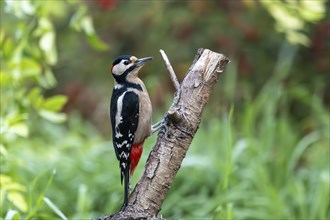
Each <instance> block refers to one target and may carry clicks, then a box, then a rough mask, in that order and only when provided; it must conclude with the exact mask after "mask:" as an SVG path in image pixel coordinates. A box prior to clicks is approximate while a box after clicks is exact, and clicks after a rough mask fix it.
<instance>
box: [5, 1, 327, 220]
mask: <svg viewBox="0 0 330 220" xmlns="http://www.w3.org/2000/svg"><path fill="white" fill-rule="evenodd" d="M101 2H103V3H101ZM0 3H1V31H0V43H1V70H0V80H1V88H0V92H1V99H0V104H1V109H0V113H1V114H0V117H1V118H0V119H1V131H0V132H1V145H0V157H1V164H0V165H1V173H0V216H1V218H4V219H91V218H96V217H99V216H102V215H105V214H108V213H113V212H116V211H118V209H119V208H120V205H121V203H122V196H123V195H122V194H123V187H122V186H121V185H120V181H119V180H120V178H119V168H118V162H117V161H116V159H115V156H114V152H113V148H112V143H111V141H110V137H109V134H110V131H109V126H110V125H109V124H108V120H107V115H106V112H107V111H108V110H107V109H106V107H104V106H107V105H108V101H109V96H110V93H111V92H110V90H111V86H109V84H110V83H111V81H110V80H109V81H106V80H103V79H104V78H103V77H109V76H108V74H105V72H106V71H107V69H108V68H109V66H110V65H111V60H112V58H114V56H116V55H118V54H124V53H132V54H134V55H137V56H149V55H153V56H155V62H154V63H153V65H149V66H148V67H146V68H145V69H144V70H145V72H146V75H143V76H142V77H143V80H144V81H145V82H146V84H147V86H148V89H149V91H150V94H151V95H152V96H153V104H155V109H156V112H155V114H156V115H162V114H163V112H164V111H165V110H166V109H167V107H168V105H169V102H170V98H172V96H173V94H172V93H171V92H169V93H167V94H166V95H164V91H171V87H169V86H167V83H166V81H165V79H167V78H168V75H166V73H165V72H166V70H165V68H163V69H161V68H162V67H163V66H164V64H163V62H162V61H161V59H160V58H159V57H160V56H159V57H158V56H157V54H156V52H157V51H158V49H159V48H163V49H164V50H165V51H166V52H167V54H168V56H169V57H170V60H171V61H172V64H173V67H174V69H175V71H176V72H177V73H178V74H179V77H183V73H184V72H185V71H186V70H187V69H188V68H189V65H190V63H191V59H192V58H193V57H192V56H193V55H194V54H195V52H196V49H197V48H198V47H208V48H210V49H212V50H214V51H217V50H219V51H220V52H223V53H224V54H226V55H227V56H229V57H230V59H231V61H232V62H231V63H230V64H229V65H228V67H227V69H226V70H225V72H224V74H223V75H222V77H221V79H220V82H219V86H217V87H216V88H214V91H213V93H212V94H213V95H212V96H211V97H210V101H209V103H208V107H207V109H206V110H205V112H204V114H203V120H202V124H201V126H200V129H199V131H198V132H197V134H196V136H195V138H194V141H193V143H192V146H191V147H190V150H189V151H188V154H187V156H186V158H185V159H184V163H183V164H182V167H181V169H180V171H179V173H178V175H177V176H176V178H175V181H174V183H173V185H172V186H171V190H170V192H169V194H168V195H167V198H166V199H165V202H164V204H163V206H162V209H161V212H160V214H162V215H163V217H165V218H173V219H178V218H187V219H189V218H210V219H226V220H227V219H269V218H270V217H271V218H274V219H275V218H276V219H289V218H290V219H328V218H329V217H330V214H329V205H330V204H329V193H330V192H329V188H330V177H329V173H330V167H329V153H330V152H329V141H330V137H329V133H330V125H329V108H328V102H327V99H326V96H325V95H324V94H325V91H326V89H327V88H328V87H327V86H328V85H327V82H328V80H329V78H328V77H327V75H326V74H322V73H323V72H324V69H326V68H324V66H322V65H324V64H323V63H322V62H319V61H320V60H322V59H324V57H323V56H319V55H318V52H320V51H318V47H317V46H315V45H314V47H313V50H315V51H316V52H315V54H316V55H315V54H312V55H311V50H310V48H309V46H310V45H311V44H310V42H312V41H313V37H315V36H313V35H312V33H314V32H316V28H315V26H314V24H318V23H319V22H322V21H323V19H324V17H325V13H326V9H325V8H326V7H325V4H327V3H326V2H325V1H321V0H320V1H299V3H298V1H288V2H285V3H284V2H283V1H277V2H276V1H275V2H274V1H261V4H260V5H259V6H258V4H253V3H252V1H187V2H175V1H122V2H119V3H118V2H117V1H112V0H107V1H106V0H105V1H71V0H70V1H69V0H68V1H32V0H31V1H29V0H24V1H23V0H22V1H10V0H6V1H0ZM238 3H239V4H241V8H240V7H237V8H236V9H237V11H233V10H229V9H230V8H231V7H232V6H234V8H235V5H236V4H238ZM98 4H100V5H101V7H102V9H101V10H99V9H98V8H97V7H98ZM102 4H103V5H102ZM107 4H109V5H110V6H109V5H107ZM111 4H112V5H111ZM236 6H237V5H236ZM243 6H244V7H243ZM187 7H188V8H187ZM226 7H227V8H226ZM242 8H244V9H243V10H242ZM265 9H266V10H265ZM107 10H108V11H107ZM109 10H111V11H109ZM228 10H229V12H227V11H228ZM91 12H92V13H91ZM3 14H4V16H3ZM272 18H274V20H273V19H272ZM93 21H95V22H93ZM274 26H275V27H276V29H275V30H273V27H274ZM72 29H73V30H74V31H72ZM96 30H97V32H98V33H100V36H102V39H106V40H107V41H110V42H111V54H107V53H106V52H107V50H108V49H109V48H110V47H109V45H108V44H106V43H105V42H103V40H102V39H101V37H99V36H98V35H96ZM278 33H284V34H285V38H283V36H281V34H278ZM80 34H81V35H82V36H83V37H82V38H80ZM317 39H318V38H317ZM317 43H319V42H317ZM314 44H315V43H314ZM228 45H231V46H232V47H229V46H228ZM299 45H304V46H306V47H300V46H299ZM219 48H220V49H219ZM320 48H321V52H322V51H323V50H324V48H323V50H322V44H321V46H320ZM321 52H320V53H321ZM321 55H322V53H321ZM314 56H315V57H316V58H315V57H314ZM158 58H159V59H158ZM326 58H327V57H326ZM183 59H184V60H183ZM326 61H327V62H328V59H326ZM326 67H327V66H326ZM150 73H152V74H150ZM55 76H56V79H55ZM77 81H82V82H85V83H84V86H85V87H88V88H87V89H86V88H85V87H84V88H83V89H80V90H78V93H79V95H80V96H79V97H80V99H82V100H83V104H82V105H83V108H79V106H78V107H77V108H73V109H74V110H73V111H71V112H70V114H65V113H64V112H62V108H63V106H64V105H65V104H68V105H74V104H77V103H74V104H72V102H73V101H72V99H73V98H72V94H71V93H65V91H67V90H65V89H66V87H65V86H67V85H70V84H74V83H76V82H77ZM168 84H169V83H168ZM159 88H161V89H159ZM63 91H64V92H63ZM86 91H87V92H86ZM88 91H92V92H91V93H88ZM62 92H63V93H65V94H66V95H68V97H67V96H66V95H63V94H62ZM218 94H221V99H219V95H218ZM155 97H156V98H155ZM78 99H79V98H78ZM158 99H159V100H163V99H164V100H165V101H164V102H165V103H167V104H165V107H163V109H161V108H162V107H161V106H158V104H157V101H159V100H158ZM95 100H99V101H98V102H99V104H98V105H97V107H96V108H95V109H92V105H91V103H92V104H93V102H92V101H95ZM78 104H79V103H78ZM78 104H77V105H78ZM86 109H88V110H89V111H93V113H94V114H93V115H92V116H88V115H87V116H86V113H85V112H84V110H86ZM91 109H92V110H91ZM95 112H96V113H95ZM99 112H102V113H101V114H100V113H99ZM97 113H98V114H99V115H97ZM100 115H101V116H100ZM97 117H101V120H100V121H101V122H100V123H96V125H97V127H98V129H96V128H95V125H94V124H93V125H92V123H91V121H93V123H95V121H94V119H95V118H97ZM83 118H84V119H83ZM86 118H87V120H86ZM100 124H101V126H100ZM104 127H106V128H105V129H104ZM101 129H104V130H102V131H103V132H105V133H106V136H105V137H104V136H102V135H101V132H100V130H101ZM155 140H156V137H155V136H153V137H151V138H150V139H148V140H147V142H146V143H145V150H144V152H145V153H144V154H143V157H142V159H141V162H140V163H141V164H140V165H139V166H138V168H137V170H136V171H135V175H134V176H133V180H132V185H134V184H135V183H136V182H137V181H138V179H139V175H140V174H141V173H142V171H143V163H144V161H146V159H147V157H148V152H149V151H150V149H151V147H152V145H153V143H155Z"/></svg>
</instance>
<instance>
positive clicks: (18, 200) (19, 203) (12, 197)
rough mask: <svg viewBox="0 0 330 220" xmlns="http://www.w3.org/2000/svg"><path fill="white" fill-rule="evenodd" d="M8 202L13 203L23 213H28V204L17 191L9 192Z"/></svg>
mask: <svg viewBox="0 0 330 220" xmlns="http://www.w3.org/2000/svg"><path fill="white" fill-rule="evenodd" d="M8 200H9V201H10V202H12V203H13V204H14V205H15V206H16V207H17V208H18V209H19V210H21V211H22V212H26V211H27V208H28V206H27V202H26V200H25V198H24V196H23V195H22V193H20V192H15V191H12V192H8Z"/></svg>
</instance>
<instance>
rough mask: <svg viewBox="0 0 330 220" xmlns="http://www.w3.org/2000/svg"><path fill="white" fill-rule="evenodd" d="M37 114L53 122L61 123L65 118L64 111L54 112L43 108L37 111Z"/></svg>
mask: <svg viewBox="0 0 330 220" xmlns="http://www.w3.org/2000/svg"><path fill="white" fill-rule="evenodd" d="M39 115H40V116H41V117H43V118H44V119H47V120H48V121H51V122H53V123H62V122H64V121H65V120H66V118H67V117H66V114H64V113H56V112H52V111H48V110H45V109H41V110H40V111H39Z"/></svg>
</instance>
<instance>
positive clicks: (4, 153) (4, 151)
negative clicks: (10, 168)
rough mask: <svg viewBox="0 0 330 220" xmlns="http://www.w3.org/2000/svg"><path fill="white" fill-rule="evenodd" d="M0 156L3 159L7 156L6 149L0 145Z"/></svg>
mask: <svg viewBox="0 0 330 220" xmlns="http://www.w3.org/2000/svg"><path fill="white" fill-rule="evenodd" d="M0 154H1V155H2V156H4V157H6V156H7V155H8V151H7V149H6V148H5V146H4V145H2V144H0Z"/></svg>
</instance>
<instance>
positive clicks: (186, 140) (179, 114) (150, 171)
mask: <svg viewBox="0 0 330 220" xmlns="http://www.w3.org/2000/svg"><path fill="white" fill-rule="evenodd" d="M228 62H229V60H228V58H226V57H225V56H224V55H222V54H219V53H215V52H212V51H210V50H208V49H199V50H198V52H197V55H196V57H195V60H194V61H193V64H192V66H191V67H190V69H189V71H188V73H187V75H186V77H185V78H184V80H183V82H182V83H181V85H180V89H179V90H178V91H177V92H176V94H175V97H174V100H173V103H172V106H171V107H170V109H169V110H168V112H167V113H166V114H165V122H166V126H164V127H163V128H162V129H161V130H160V132H159V134H158V139H157V143H156V144H155V146H154V147H153V150H152V151H151V153H150V155H149V158H148V160H147V163H146V166H145V171H144V173H143V176H142V177H141V179H140V180H139V182H138V183H137V184H136V186H135V189H134V190H133V192H132V194H131V195H130V197H129V202H128V206H127V208H126V209H125V211H124V212H119V213H116V214H112V215H110V216H106V217H104V218H100V219H106V220H110V219H111V220H114V219H160V218H157V217H156V216H157V214H158V212H159V211H160V209H161V205H162V203H163V201H164V198H165V196H166V194H167V192H168V190H169V189H170V186H171V184H172V182H173V179H174V177H175V175H176V173H177V172H178V170H179V169H180V166H181V163H182V160H183V158H184V157H185V156H186V153H187V150H188V149H189V146H190V144H191V142H192V139H193V137H194V135H195V133H196V131H197V129H198V127H199V124H200V121H201V116H202V112H203V109H204V107H205V105H206V103H207V101H208V98H209V96H210V93H211V90H212V88H213V86H214V85H215V83H216V82H217V80H218V79H219V76H220V74H221V72H222V71H223V69H224V67H225V65H226V64H227V63H228Z"/></svg>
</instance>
